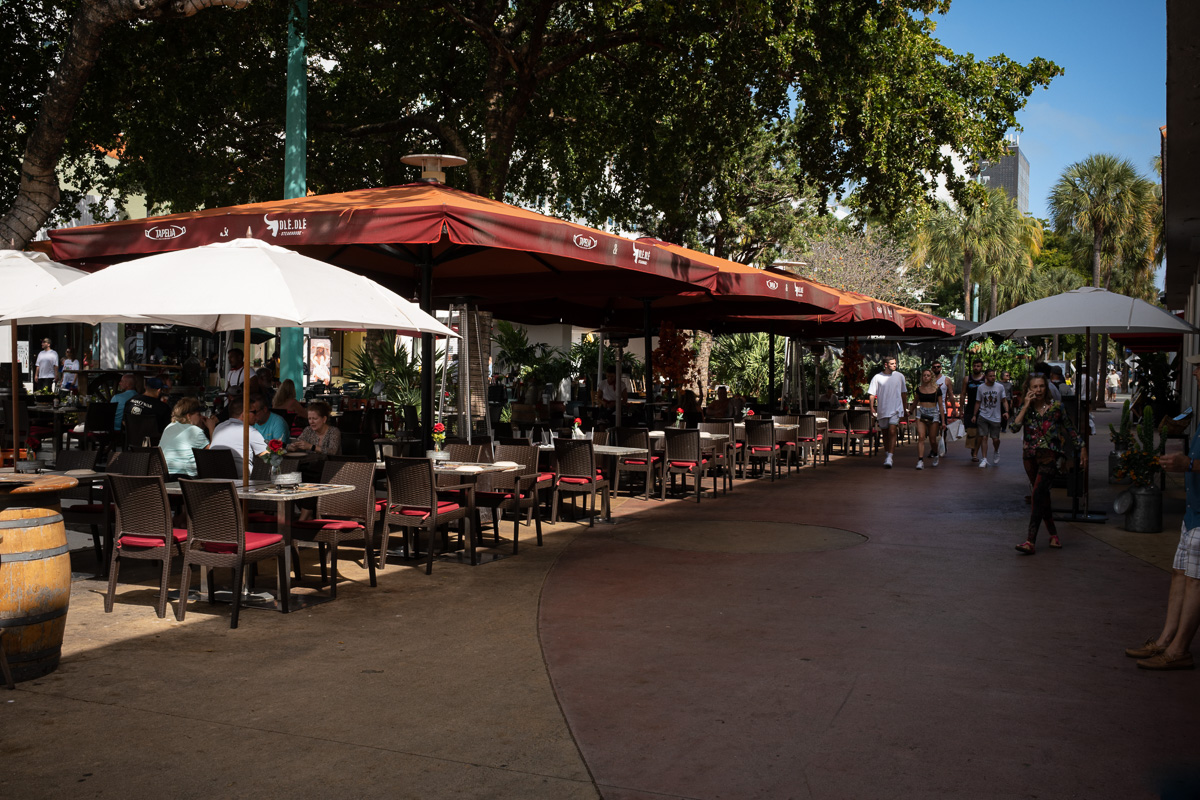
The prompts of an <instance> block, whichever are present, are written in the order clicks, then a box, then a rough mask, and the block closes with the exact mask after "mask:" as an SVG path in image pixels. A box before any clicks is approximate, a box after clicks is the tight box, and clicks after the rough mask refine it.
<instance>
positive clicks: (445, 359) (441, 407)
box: [437, 305, 454, 420]
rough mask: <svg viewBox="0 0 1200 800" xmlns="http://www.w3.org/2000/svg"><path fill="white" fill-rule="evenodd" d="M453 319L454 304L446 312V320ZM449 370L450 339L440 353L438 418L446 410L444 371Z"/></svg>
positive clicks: (450, 320)
mask: <svg viewBox="0 0 1200 800" xmlns="http://www.w3.org/2000/svg"><path fill="white" fill-rule="evenodd" d="M453 321H454V306H453V305H452V306H450V310H449V311H448V312H447V314H446V322H447V323H449V322H453ZM449 370H450V340H449V339H447V340H446V350H445V352H444V353H442V381H441V383H440V384H439V385H438V412H437V418H438V419H439V420H440V419H441V418H442V414H443V413H445V411H446V373H447V372H448V371H449Z"/></svg>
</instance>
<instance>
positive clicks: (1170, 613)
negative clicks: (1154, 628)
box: [1154, 569, 1187, 647]
mask: <svg viewBox="0 0 1200 800" xmlns="http://www.w3.org/2000/svg"><path fill="white" fill-rule="evenodd" d="M1186 585H1187V575H1185V574H1184V573H1183V570H1181V569H1173V570H1171V589H1170V591H1169V592H1168V593H1167V619H1166V621H1165V622H1163V629H1162V633H1160V634H1158V638H1157V639H1155V640H1154V643H1155V644H1157V645H1158V646H1159V647H1166V646H1167V645H1169V644H1170V643H1171V641H1172V640H1173V639H1174V638H1175V632H1176V631H1178V630H1179V616H1180V612H1182V611H1183V595H1184V587H1185V586H1186Z"/></svg>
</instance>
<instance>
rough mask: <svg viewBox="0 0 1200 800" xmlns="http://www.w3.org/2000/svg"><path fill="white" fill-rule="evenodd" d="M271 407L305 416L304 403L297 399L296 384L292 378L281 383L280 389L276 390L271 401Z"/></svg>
mask: <svg viewBox="0 0 1200 800" xmlns="http://www.w3.org/2000/svg"><path fill="white" fill-rule="evenodd" d="M271 408H272V409H274V410H275V411H286V412H287V413H288V414H297V415H299V416H304V414H305V410H304V404H303V403H301V402H300V401H299V400H297V399H296V384H294V383H292V379H291V378H288V379H287V380H285V381H284V382H283V383H281V384H279V389H278V390H276V392H275V397H274V399H273V400H272V401H271Z"/></svg>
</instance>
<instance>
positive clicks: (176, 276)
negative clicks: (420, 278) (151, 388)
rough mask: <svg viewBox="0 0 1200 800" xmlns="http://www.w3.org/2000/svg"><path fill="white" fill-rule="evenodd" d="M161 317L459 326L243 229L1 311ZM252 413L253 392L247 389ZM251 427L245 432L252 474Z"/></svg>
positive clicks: (25, 315)
mask: <svg viewBox="0 0 1200 800" xmlns="http://www.w3.org/2000/svg"><path fill="white" fill-rule="evenodd" d="M16 317H19V318H21V319H22V320H25V321H34V322H37V321H41V320H43V319H44V320H61V319H69V320H72V321H75V322H85V323H90V324H93V325H94V324H98V323H101V322H162V323H167V324H176V325H189V326H191V327H194V328H203V329H205V330H208V331H212V332H214V333H215V332H218V331H229V330H237V329H239V328H240V329H243V330H244V332H245V341H250V329H251V328H252V327H318V328H371V329H385V330H392V329H395V330H399V331H402V332H404V333H409V334H417V333H432V334H434V335H437V336H454V337H457V334H456V333H454V332H453V331H452V330H450V329H449V328H447V327H446V326H445V325H442V324H441V323H440V322H438V321H437V320H436V319H434V318H433V317H432V316H430V315H429V314H426V313H425V312H424V311H422V310H421V309H420V308H418V307H417V306H416V305H415V304H413V303H411V302H409V301H408V300H405V299H404V298H403V297H400V296H399V295H397V294H396V293H395V292H392V291H389V290H388V289H385V288H384V287H382V286H380V285H379V284H377V283H375V282H374V281H371V280H369V279H367V278H364V277H362V276H361V275H356V274H354V273H353V272H349V271H347V270H344V269H341V268H340V267H335V266H332V265H330V264H326V263H325V262H323V261H318V260H316V259H313V258H309V257H307V256H303V255H300V254H299V253H296V252H293V251H291V250H287V249H286V248H283V247H277V246H275V245H271V244H267V243H266V242H263V241H260V240H258V239H235V240H232V241H229V242H220V243H218V244H210V245H205V246H203V247H196V248H192V249H190V250H176V251H172V252H169V253H160V254H157V255H152V256H147V257H145V258H141V259H137V260H135V261H127V262H124V263H122V264H114V265H113V266H111V267H107V268H105V269H103V270H100V271H99V272H96V273H94V274H92V275H88V276H87V277H86V278H83V279H82V280H79V281H76V282H75V283H73V284H71V285H70V286H67V287H63V288H62V289H59V290H57V291H55V292H53V293H51V294H50V295H48V296H46V297H44V298H41V299H38V300H34V301H33V302H30V303H27V304H25V305H23V306H22V307H20V308H19V309H15V310H13V311H10V312H9V314H8V315H4V316H3V317H0V319H9V318H16ZM242 403H243V415H244V416H243V419H247V416H245V415H247V414H248V413H249V405H250V400H249V396H248V395H247V393H246V392H242ZM249 449H250V429H249V426H248V425H246V426H244V432H243V440H242V458H243V470H242V476H243V481H245V480H248V478H249V474H250V471H249V468H248V462H249Z"/></svg>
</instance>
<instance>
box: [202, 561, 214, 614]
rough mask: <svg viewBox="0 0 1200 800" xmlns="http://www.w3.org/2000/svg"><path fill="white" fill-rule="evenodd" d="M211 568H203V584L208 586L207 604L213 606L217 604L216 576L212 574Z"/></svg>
mask: <svg viewBox="0 0 1200 800" xmlns="http://www.w3.org/2000/svg"><path fill="white" fill-rule="evenodd" d="M213 569H214V568H213V567H205V568H204V576H205V582H206V583H207V584H208V604H209V605H210V606H211V605H215V604H216V602H217V597H216V593H217V575H216V573H215V572H213Z"/></svg>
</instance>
